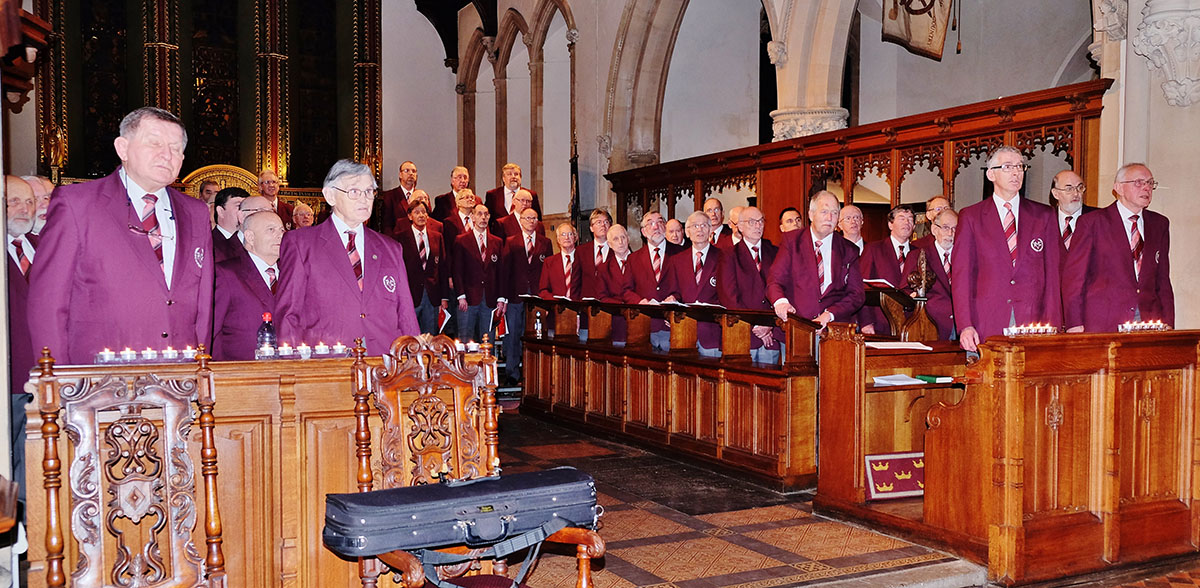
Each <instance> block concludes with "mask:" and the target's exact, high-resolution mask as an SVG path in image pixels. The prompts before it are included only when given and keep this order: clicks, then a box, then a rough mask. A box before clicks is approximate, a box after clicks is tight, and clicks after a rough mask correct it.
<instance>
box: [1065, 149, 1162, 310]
mask: <svg viewBox="0 0 1200 588" xmlns="http://www.w3.org/2000/svg"><path fill="white" fill-rule="evenodd" d="M1156 187H1158V182H1156V181H1154V175H1153V174H1152V173H1150V168H1148V167H1146V165H1145V164H1142V163H1128V164H1125V165H1124V166H1122V167H1121V169H1120V170H1118V171H1117V177H1116V181H1115V182H1114V183H1113V192H1114V193H1115V194H1116V196H1117V200H1116V202H1113V203H1112V204H1110V205H1108V206H1107V207H1105V208H1103V209H1101V210H1098V211H1096V212H1094V213H1091V214H1087V215H1084V216H1083V217H1082V218H1080V219H1079V225H1078V230H1077V231H1076V232H1075V236H1074V237H1073V239H1072V242H1071V249H1070V251H1069V252H1068V253H1067V261H1066V264H1065V266H1064V267H1063V281H1062V284H1063V286H1062V287H1063V306H1064V309H1065V313H1066V326H1067V330H1068V331H1069V332H1072V333H1078V332H1083V331H1088V332H1114V331H1116V330H1117V327H1118V326H1119V325H1121V323H1124V322H1127V321H1154V320H1159V321H1162V322H1164V323H1166V324H1168V325H1174V324H1175V293H1174V291H1173V289H1172V288H1171V261H1170V247H1171V230H1170V223H1169V222H1168V221H1167V217H1165V216H1163V215H1161V214H1159V213H1157V212H1154V211H1152V210H1149V206H1150V201H1151V199H1152V198H1153V196H1154V189H1155V188H1156Z"/></svg>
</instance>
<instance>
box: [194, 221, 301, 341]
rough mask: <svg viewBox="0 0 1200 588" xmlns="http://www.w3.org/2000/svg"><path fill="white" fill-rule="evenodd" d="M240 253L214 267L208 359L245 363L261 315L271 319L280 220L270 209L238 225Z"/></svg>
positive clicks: (277, 277)
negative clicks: (242, 246) (242, 247)
mask: <svg viewBox="0 0 1200 588" xmlns="http://www.w3.org/2000/svg"><path fill="white" fill-rule="evenodd" d="M242 234H243V235H244V236H245V238H246V243H245V247H246V249H245V254H244V255H238V256H236V257H231V258H229V259H226V260H224V261H221V262H219V263H217V270H216V285H215V287H214V293H213V349H212V356H213V359H216V360H220V361H250V360H253V359H254V349H255V347H256V344H257V341H258V328H259V327H260V326H261V325H262V321H263V319H262V317H263V313H267V312H269V313H271V314H272V315H274V314H275V290H276V286H278V283H279V265H278V264H279V245H280V242H282V241H283V221H281V220H279V215H277V214H275V212H273V211H270V210H264V211H263V212H256V213H254V214H252V215H250V216H248V217H246V220H245V222H243V223H242Z"/></svg>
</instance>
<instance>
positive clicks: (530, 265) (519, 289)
mask: <svg viewBox="0 0 1200 588" xmlns="http://www.w3.org/2000/svg"><path fill="white" fill-rule="evenodd" d="M521 193H524V190H522V191H521ZM541 226H542V222H541V221H539V220H538V214H537V211H536V210H534V209H533V208H525V209H523V210H522V211H521V228H520V229H519V230H518V231H517V232H516V233H514V234H512V235H510V236H509V237H508V239H506V240H505V241H504V253H503V255H504V264H503V267H504V270H505V272H506V273H507V275H508V280H506V282H507V283H506V286H507V290H506V291H505V292H504V297H505V298H507V299H508V304H507V306H506V308H505V309H504V317H505V320H507V321H508V335H506V336H505V337H504V363H505V366H504V370H505V371H506V372H507V373H508V377H509V379H510V380H512V381H519V380H520V379H521V362H522V360H523V358H522V356H521V354H522V349H521V336H522V335H524V334H525V302H524V301H523V300H522V299H521V296H523V295H528V296H537V294H538V286H539V285H540V284H541V281H542V266H543V265H544V264H545V263H546V259H547V258H548V257H550V256H551V255H552V254H553V253H554V246H553V245H551V244H550V240H549V239H547V238H546V234H545V233H544V232H543V231H542V230H541V229H540V227H541Z"/></svg>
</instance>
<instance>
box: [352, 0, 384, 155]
mask: <svg viewBox="0 0 1200 588" xmlns="http://www.w3.org/2000/svg"><path fill="white" fill-rule="evenodd" d="M353 10H354V30H353V32H352V34H353V37H354V72H353V77H354V157H355V159H357V160H358V161H361V162H363V163H366V164H367V165H369V166H371V170H372V171H373V172H374V173H375V177H376V178H379V177H381V172H382V171H383V95H382V92H381V85H382V81H381V80H380V62H381V61H382V56H381V54H382V49H381V37H380V30H379V28H380V20H381V16H380V14H381V11H382V5H381V0H355V2H354V8H353Z"/></svg>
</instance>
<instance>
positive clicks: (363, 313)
mask: <svg viewBox="0 0 1200 588" xmlns="http://www.w3.org/2000/svg"><path fill="white" fill-rule="evenodd" d="M358 318H367V313H365V312H361V313H359V314H358Z"/></svg>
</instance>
